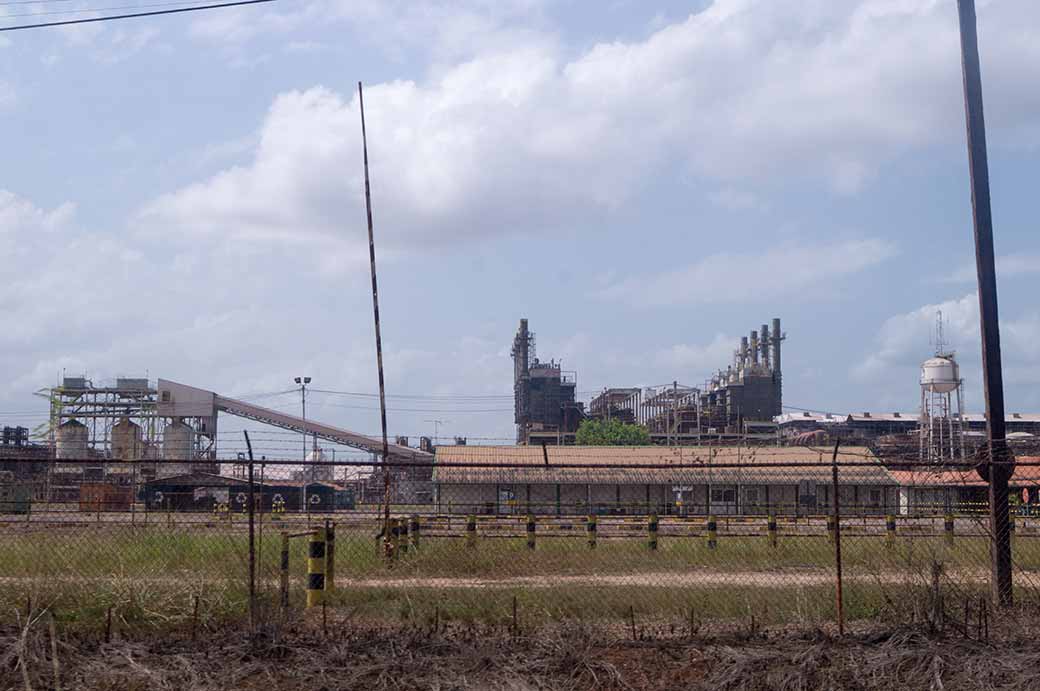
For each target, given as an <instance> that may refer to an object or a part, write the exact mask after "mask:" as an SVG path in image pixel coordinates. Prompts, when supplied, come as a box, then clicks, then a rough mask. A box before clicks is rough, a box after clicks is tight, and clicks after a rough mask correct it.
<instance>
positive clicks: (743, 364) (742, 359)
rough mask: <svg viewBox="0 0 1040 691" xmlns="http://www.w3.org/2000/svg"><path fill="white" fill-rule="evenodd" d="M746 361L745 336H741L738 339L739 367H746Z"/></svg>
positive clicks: (746, 347)
mask: <svg viewBox="0 0 1040 691" xmlns="http://www.w3.org/2000/svg"><path fill="white" fill-rule="evenodd" d="M747 361H748V342H747V336H742V337H741V339H740V362H739V363H738V364H739V365H740V368H741V369H744V368H745V367H747Z"/></svg>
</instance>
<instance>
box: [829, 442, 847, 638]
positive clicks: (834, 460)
mask: <svg viewBox="0 0 1040 691" xmlns="http://www.w3.org/2000/svg"><path fill="white" fill-rule="evenodd" d="M840 444H841V439H840V438H839V439H836V440H835V441H834V454H833V455H832V456H831V487H833V490H832V491H833V493H834V501H833V502H832V504H833V506H834V508H833V511H834V579H835V581H834V585H835V591H834V597H835V604H836V606H837V610H838V611H837V614H838V635H839V636H844V635H845V596H844V594H843V593H842V582H841V507H840V506H839V502H840V497H839V494H840V492H839V491H838V487H839V485H838V446H839V445H840Z"/></svg>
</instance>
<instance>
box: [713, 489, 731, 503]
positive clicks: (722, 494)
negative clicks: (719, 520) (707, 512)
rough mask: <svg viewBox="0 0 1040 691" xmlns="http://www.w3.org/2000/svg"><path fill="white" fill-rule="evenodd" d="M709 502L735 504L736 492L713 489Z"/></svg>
mask: <svg viewBox="0 0 1040 691" xmlns="http://www.w3.org/2000/svg"><path fill="white" fill-rule="evenodd" d="M711 501H712V503H713V504H735V503H736V501H737V490H735V489H733V488H728V489H727V488H723V487H713V488H712V490H711Z"/></svg>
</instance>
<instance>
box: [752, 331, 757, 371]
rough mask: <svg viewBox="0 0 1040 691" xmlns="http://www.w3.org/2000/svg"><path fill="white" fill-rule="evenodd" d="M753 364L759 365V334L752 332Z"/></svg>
mask: <svg viewBox="0 0 1040 691" xmlns="http://www.w3.org/2000/svg"><path fill="white" fill-rule="evenodd" d="M751 364H753V365H757V364H758V332H757V331H752V332H751Z"/></svg>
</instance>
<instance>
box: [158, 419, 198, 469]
mask: <svg viewBox="0 0 1040 691" xmlns="http://www.w3.org/2000/svg"><path fill="white" fill-rule="evenodd" d="M193 434H194V432H193V430H192V429H191V427H189V426H188V425H187V424H186V423H185V422H184V421H182V420H175V421H173V422H171V423H170V424H168V425H166V429H164V430H163V444H162V450H163V460H166V461H187V460H190V459H191V452H192V444H191V440H192V435H193Z"/></svg>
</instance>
